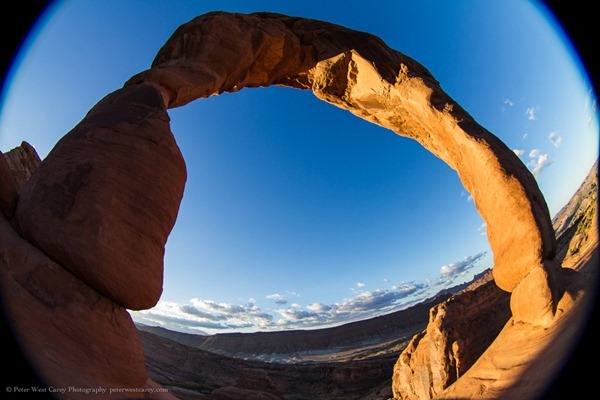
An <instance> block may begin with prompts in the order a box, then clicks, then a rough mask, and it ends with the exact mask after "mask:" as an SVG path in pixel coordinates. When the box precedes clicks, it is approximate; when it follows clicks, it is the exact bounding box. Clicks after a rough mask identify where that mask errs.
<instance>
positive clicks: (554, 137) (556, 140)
mask: <svg viewBox="0 0 600 400" xmlns="http://www.w3.org/2000/svg"><path fill="white" fill-rule="evenodd" d="M548 140H549V141H550V143H552V144H553V145H554V147H558V146H560V144H561V143H562V141H563V137H562V136H560V135H559V134H558V133H556V132H550V135H548Z"/></svg>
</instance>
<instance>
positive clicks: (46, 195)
mask: <svg viewBox="0 0 600 400" xmlns="http://www.w3.org/2000/svg"><path fill="white" fill-rule="evenodd" d="M268 85H286V86H291V87H295V88H300V89H310V90H312V91H313V93H314V94H315V95H316V96H317V97H318V98H320V99H322V100H324V101H327V102H329V103H332V104H334V105H336V106H338V107H341V108H344V109H347V110H349V111H351V112H352V113H354V114H355V115H357V116H358V117H360V118H363V119H365V120H367V121H370V122H373V123H376V124H378V125H381V126H383V127H385V128H388V129H391V130H392V131H394V132H396V133H397V134H399V135H403V136H407V137H411V138H413V139H415V140H417V141H418V142H419V143H421V144H422V145H423V146H424V147H425V148H427V149H428V150H429V151H431V152H432V153H433V154H435V155H436V156H438V157H439V158H441V159H442V160H444V161H445V162H446V163H447V164H448V165H449V166H450V167H451V168H453V169H455V170H456V171H457V173H458V175H459V177H460V179H461V181H462V183H463V185H464V186H465V188H466V189H467V190H468V191H469V192H470V193H471V194H472V196H473V199H474V202H475V204H476V206H477V208H478V210H479V212H480V214H481V215H482V217H483V218H484V220H485V221H486V222H487V231H488V237H489V240H490V244H491V247H492V251H493V253H494V262H495V267H494V271H493V273H494V278H495V282H496V284H497V285H498V286H499V287H500V288H501V289H504V290H506V291H509V292H512V295H511V304H510V305H511V311H512V314H513V319H514V321H516V322H519V323H526V324H530V323H531V324H533V325H536V326H548V325H550V324H551V323H552V321H553V318H554V315H555V312H556V307H557V304H558V299H559V298H560V295H561V290H560V282H559V280H558V273H557V271H558V268H559V264H558V263H557V262H556V260H555V252H556V241H555V237H554V232H553V230H552V225H551V221H550V217H549V214H548V209H547V207H546V203H545V201H544V198H543V196H542V194H541V192H540V191H539V189H538V187H537V185H536V182H535V180H534V178H533V176H532V175H531V173H530V172H529V171H528V170H527V168H526V167H525V166H524V165H523V164H522V162H521V161H520V160H519V159H518V157H517V156H516V155H515V154H514V153H513V152H512V151H511V150H510V149H509V148H507V147H506V146H505V145H504V144H503V143H502V142H501V141H500V140H499V139H498V138H496V137H495V136H494V135H492V134H491V133H490V132H488V131H487V130H486V129H484V128H483V127H481V126H480V125H479V124H477V122H476V121H474V120H473V118H472V117H471V116H470V115H468V114H467V113H466V112H465V111H464V110H463V109H462V108H461V107H460V106H459V105H458V104H456V103H455V102H454V101H453V100H452V99H451V98H450V97H449V96H448V95H446V94H445V93H444V92H443V91H442V89H441V88H440V86H439V85H438V83H437V81H436V80H435V79H434V78H433V77H432V76H431V74H430V73H429V72H428V71H427V70H426V69H425V68H424V67H423V66H421V65H420V64H418V63H417V62H416V61H414V60H412V59H411V58H409V57H407V56H405V55H403V54H401V53H399V52H398V51H395V50H392V49H390V48H389V47H388V46H387V45H386V44H385V43H383V42H382V41H381V40H380V39H378V38H376V37H374V36H372V35H369V34H367V33H363V32H357V31H352V30H349V29H346V28H343V27H340V26H337V25H333V24H330V23H326V22H321V21H315V20H308V19H302V18H292V17H288V16H284V15H278V14H269V13H257V14H251V15H241V14H229V13H222V12H217V13H211V14H207V15H204V16H200V17H198V18H196V19H194V20H192V21H190V22H189V23H187V24H184V25H182V26H181V27H180V28H179V29H178V30H177V31H176V32H175V33H174V34H173V36H172V37H171V38H170V39H169V40H168V41H167V43H166V44H165V45H164V47H163V48H162V49H161V50H160V51H159V53H158V55H157V56H156V59H155V60H154V62H153V64H152V67H151V69H149V70H147V71H144V72H141V73H140V74H138V75H136V76H134V77H132V78H131V79H130V80H129V81H128V82H127V83H126V84H125V86H124V87H123V88H121V89H119V90H117V91H115V92H113V93H111V94H109V95H108V96H107V97H105V98H104V99H103V100H102V101H100V102H99V103H98V104H97V105H96V106H95V107H94V108H93V109H92V110H91V111H90V112H89V113H88V114H87V115H86V117H85V118H84V119H83V120H82V121H81V123H80V124H78V125H77V126H76V127H75V128H74V129H73V130H72V131H71V132H69V133H68V134H67V135H65V137H63V138H62V139H61V140H60V141H59V143H57V145H56V146H55V148H54V149H53V150H52V151H51V152H50V154H49V155H48V157H47V158H46V159H45V160H43V161H42V163H41V164H40V166H39V168H38V169H37V170H35V172H34V173H33V174H32V176H31V178H30V179H29V180H28V181H27V182H25V183H24V184H23V186H22V187H19V186H18V185H16V184H13V185H10V183H6V182H9V180H8V179H7V177H6V175H7V172H6V171H7V168H6V165H0V179H2V180H1V181H0V182H2V183H3V184H4V183H6V185H7V187H6V188H3V189H2V191H1V192H0V206H1V207H2V210H3V212H4V213H5V214H4V215H5V216H6V218H9V219H10V222H11V226H12V227H15V228H16V231H17V232H18V234H19V235H20V237H21V238H23V239H25V240H26V241H27V242H29V243H30V245H33V247H35V248H36V249H37V250H39V251H41V252H42V253H43V254H44V257H46V259H45V260H46V261H43V263H46V262H47V261H50V260H51V261H52V263H54V264H53V265H56V268H59V269H60V271H63V272H64V271H68V272H69V273H70V274H72V275H69V276H73V277H74V278H73V279H75V280H77V282H80V284H81V285H84V286H85V287H86V288H89V290H90V291H91V292H92V293H98V294H99V296H100V297H101V298H102V299H103V300H102V301H103V302H104V301H106V302H107V304H108V305H107V307H108V306H109V305H111V306H112V307H114V313H112V312H107V313H104V314H103V313H92V314H90V315H89V316H88V317H87V318H88V319H94V318H99V319H100V322H97V323H98V324H100V326H102V324H106V326H107V327H109V328H110V329H109V330H111V331H115V328H114V326H115V318H117V317H116V315H118V314H119V313H121V311H119V310H123V309H124V308H129V309H145V308H150V307H152V306H153V305H155V304H156V302H157V301H158V299H159V297H160V294H161V291H162V268H163V255H164V245H165V243H166V240H167V236H168V235H169V233H170V230H171V228H172V227H173V225H174V223H175V219H176V216H177V212H178V208H179V204H180V201H181V198H182V195H183V190H184V184H185V179H186V171H185V164H184V161H183V158H182V156H181V153H180V151H179V149H178V147H177V144H176V142H175V140H174V138H173V135H172V134H171V131H170V127H169V118H168V115H167V109H168V108H173V107H179V106H183V105H185V104H187V103H188V102H190V101H193V100H196V99H199V98H204V97H209V96H211V95H215V94H219V93H223V92H234V91H237V90H240V89H242V88H244V87H257V86H268ZM17 191H18V196H17V193H16V192H17ZM13 206H16V209H15V213H14V216H13V215H12V214H11V209H12V207H13ZM5 225H6V229H7V233H6V235H9V236H10V235H11V234H12V233H10V232H9V230H10V229H12V228H10V226H9V225H8V224H5ZM6 243H7V242H6ZM2 246H3V247H5V246H6V244H5V242H2ZM20 248H21V247H20ZM3 250H4V249H3ZM23 251H25V250H23ZM27 251H28V250H27ZM2 254H8V253H2ZM18 259H19V257H16V256H15V257H12V258H5V259H3V260H4V261H6V263H7V264H8V266H7V271H8V270H11V268H12V269H13V270H14V269H15V268H17V267H18V265H14V263H16V262H17V261H15V260H18ZM34 261H35V260H34ZM28 262H32V261H31V260H29V261H28ZM39 263H40V264H39V265H38V267H39V266H40V265H42V264H41V263H42V261H39ZM38 267H36V266H31V267H30V271H31V272H30V274H31V277H34V276H41V275H40V274H42V272H43V274H50V275H51V276H54V277H55V279H59V278H58V276H59V274H61V273H63V272H58V270H56V268H54V269H52V268H51V269H41V268H38ZM53 271H55V272H53ZM13 276H16V275H14V274H13ZM46 278H48V279H50V278H49V277H46ZM7 281H8V285H12V286H11V288H9V290H8V291H9V292H10V290H13V289H14V290H15V291H17V289H15V288H17V286H19V287H21V288H22V289H23V290H25V291H29V292H30V293H31V291H30V290H34V289H32V288H33V286H35V285H36V283H29V281H28V280H27V279H20V280H19V279H16V278H15V279H8V280H7ZM32 282H38V283H39V281H35V280H33V281H32ZM15 285H17V286H15ZM74 287H75V286H67V287H60V285H50V286H43V290H42V289H40V290H41V291H36V290H34V292H36V293H38V294H39V293H46V290H47V291H48V292H49V293H53V292H54V291H58V292H59V293H60V295H62V294H65V293H62V292H63V291H69V290H76V291H78V290H79V289H74ZM19 290H21V289H19ZM82 290H83V289H82ZM86 290H87V289H86ZM42 297H43V296H42ZM59 297H60V296H59ZM84 297H85V296H84ZM18 299H19V300H18V301H31V302H36V301H39V302H43V301H44V300H43V299H42V298H40V297H39V296H33V297H32V298H29V297H27V296H20V297H18ZM35 299H37V300H35ZM78 299H79V300H73V301H76V302H79V303H77V304H80V305H81V306H82V307H84V308H85V309H89V310H94V307H95V305H94V304H95V303H94V301H92V302H91V303H89V302H88V301H89V299H87V298H78ZM36 304H37V305H39V306H40V307H42V306H41V305H40V304H41V303H39V304H38V303H36ZM86 307H87V308H86ZM109 308H110V307H109ZM12 309H13V311H14V312H15V313H16V317H15V320H16V321H19V317H20V316H21V313H23V312H25V311H24V308H23V307H19V306H16V307H12ZM47 311H48V313H50V314H49V315H52V313H58V314H61V315H65V314H64V312H65V311H64V310H62V309H61V308H60V307H59V308H56V307H50V309H48V310H47ZM121 314H122V313H121ZM83 315H84V313H81V315H79V314H78V318H82V319H81V320H79V321H78V323H79V324H86V317H84V316H83ZM70 318H74V316H73V315H71V317H70ZM118 318H121V317H118ZM118 318H117V319H118ZM67 319H68V318H67ZM23 321H24V322H16V325H17V330H18V331H19V333H24V334H25V335H26V336H27V337H28V338H29V339H31V338H35V337H43V329H44V328H43V327H42V326H41V325H40V324H36V323H35V321H31V320H27V319H24V320H23ZM123 323H124V324H127V322H123ZM129 323H130V322H129ZM27 324H31V326H29V325H27ZM111 326H112V327H111ZM124 331H126V330H124ZM82 337H85V330H84V332H83V333H82V334H80V335H78V340H79V339H81V338H82ZM127 337H128V338H129V339H131V340H133V341H136V340H137V339H133V336H127ZM90 338H91V336H90ZM73 340H74V339H73V337H71V336H61V335H56V336H51V337H49V339H48V341H49V343H48V345H50V346H51V347H52V348H54V349H56V348H59V347H60V346H62V345H64V344H68V345H69V346H75V347H76V348H79V350H80V351H82V348H83V347H84V346H85V343H86V340H81V341H79V342H73ZM90 340H91V339H90ZM115 340H116V339H115ZM26 341H27V340H26ZM30 341H31V340H30ZM74 343H79V345H77V344H74ZM78 346H79V347H78ZM106 350H107V351H108V352H109V353H110V352H115V351H117V350H116V348H113V347H111V346H110V343H106ZM47 357H49V359H50V360H51V361H49V362H42V363H41V365H42V366H43V367H48V366H49V365H52V363H56V364H58V365H60V367H61V368H63V369H64V370H65V371H66V370H70V371H77V373H80V374H82V375H85V376H86V377H87V378H86V379H87V382H89V381H93V380H94V379H95V377H98V379H100V380H102V379H103V378H102V374H99V375H94V373H93V372H94V371H92V372H90V371H87V370H81V369H80V368H79V362H78V361H77V360H76V359H73V358H61V357H59V356H58V355H56V354H54V353H52V352H49V353H47ZM123 362H124V363H125V364H127V361H126V360H123ZM110 364H111V363H110V362H104V363H99V364H98V365H97V369H96V370H95V371H96V372H98V371H99V370H102V369H103V368H109V365H110ZM129 367H132V368H133V367H139V360H137V361H135V360H134V361H131V364H129ZM143 377H144V376H143V375H140V376H139V379H138V381H141V380H143ZM86 379H84V380H86ZM120 379H123V383H126V382H127V381H128V379H130V377H129V376H128V374H125V373H124V374H122V375H121V378H120ZM117 381H118V378H117ZM111 382H112V381H111Z"/></svg>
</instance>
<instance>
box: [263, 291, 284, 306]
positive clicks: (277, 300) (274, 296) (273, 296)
mask: <svg viewBox="0 0 600 400" xmlns="http://www.w3.org/2000/svg"><path fill="white" fill-rule="evenodd" d="M266 297H267V299H269V300H274V301H275V303H277V304H279V305H284V304H287V302H288V301H287V300H286V299H285V298H284V297H283V295H281V294H279V293H273V294H268V295H267V296H266Z"/></svg>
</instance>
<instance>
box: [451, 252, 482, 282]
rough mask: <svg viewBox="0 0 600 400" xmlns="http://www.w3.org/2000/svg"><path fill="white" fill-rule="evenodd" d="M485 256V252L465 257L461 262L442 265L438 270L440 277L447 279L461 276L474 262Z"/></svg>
mask: <svg viewBox="0 0 600 400" xmlns="http://www.w3.org/2000/svg"><path fill="white" fill-rule="evenodd" d="M485 254H486V253H485V252H483V253H479V254H476V255H474V256H468V257H465V258H464V259H463V260H462V261H457V262H454V263H450V264H447V265H442V267H441V268H440V275H442V277H449V276H454V275H458V274H462V273H464V272H465V271H467V270H468V269H471V268H472V267H473V265H474V264H475V262H476V261H478V260H479V259H480V258H482V257H483V256H484V255H485Z"/></svg>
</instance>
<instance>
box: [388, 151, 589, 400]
mask: <svg viewBox="0 0 600 400" xmlns="http://www.w3.org/2000/svg"><path fill="white" fill-rule="evenodd" d="M597 205H598V170H597V163H596V164H595V165H594V166H593V167H592V169H591V171H590V173H589V174H588V176H587V178H586V179H585V181H584V182H583V183H582V185H581V186H580V188H579V190H578V191H577V192H576V193H575V195H574V196H573V197H572V199H571V200H570V201H569V203H568V204H567V205H566V206H565V207H564V208H563V209H562V210H561V211H560V212H559V213H558V214H557V215H556V217H555V218H554V226H555V229H556V233H557V237H558V239H557V242H558V245H559V246H558V254H559V255H560V257H561V259H563V266H564V267H565V269H563V270H562V273H563V274H565V278H563V281H564V282H570V284H569V285H567V288H568V291H567V293H566V294H565V296H564V297H563V298H562V299H561V302H560V303H559V304H562V305H563V307H562V308H561V311H562V312H563V313H564V312H565V311H566V309H568V308H575V305H574V304H577V306H578V307H579V308H583V311H580V312H579V314H580V315H579V316H577V317H576V316H573V315H571V316H568V317H564V316H563V317H562V318H560V320H559V321H560V322H559V324H558V325H559V326H560V325H562V329H564V331H563V332H560V329H558V328H556V327H554V329H552V328H551V329H549V330H538V329H531V328H530V327H529V328H528V327H527V325H526V324H525V325H524V324H518V323H517V322H516V321H515V320H514V318H513V319H511V314H510V311H509V308H508V299H509V296H508V293H506V292H503V291H501V290H500V289H499V288H497V287H496V285H495V284H494V282H493V281H489V282H487V283H484V284H483V285H481V286H479V287H476V288H474V289H472V290H466V291H465V292H464V293H461V294H459V295H456V296H454V297H452V298H450V299H449V300H447V301H445V302H443V303H441V304H440V305H437V306H434V307H432V309H431V315H430V318H429V324H428V326H427V329H426V330H425V331H423V332H421V333H420V334H418V335H415V337H413V339H412V341H411V343H410V344H409V345H408V346H407V348H406V349H405V350H404V351H403V352H402V354H401V355H400V357H399V358H398V361H397V362H396V365H395V366H394V377H393V384H392V389H393V394H394V399H402V400H423V399H434V398H448V399H454V398H462V397H460V396H459V397H453V396H455V395H456V393H457V392H458V393H461V396H466V395H467V393H468V391H469V390H470V391H472V392H474V393H476V394H477V398H490V399H491V398H496V396H504V397H506V398H511V396H513V398H532V397H533V396H535V395H536V393H535V392H536V390H537V391H538V392H541V391H542V390H543V386H544V383H547V382H548V381H549V380H550V378H549V377H551V376H552V373H551V372H549V371H553V369H554V372H553V373H556V371H557V369H558V368H560V365H559V364H557V363H558V362H559V361H557V360H560V359H561V357H564V354H566V353H568V349H569V348H570V346H572V343H570V342H569V339H572V338H573V337H576V336H577V334H578V333H577V329H581V327H582V322H581V320H578V318H583V319H585V313H586V312H585V307H586V306H587V305H586V304H585V302H584V301H583V300H581V297H582V295H581V293H583V292H586V291H587V292H588V293H589V292H591V291H593V290H595V285H594V283H595V282H596V281H597V279H598V278H597V271H595V270H594V268H593V267H592V266H591V265H590V264H592V263H591V262H590V258H591V257H592V254H593V253H594V252H596V253H595V254H596V256H595V257H597V249H598V227H597V218H596V214H597ZM574 249H576V250H574ZM592 262H594V261H592ZM584 267H587V268H584ZM567 268H574V269H575V270H577V271H578V274H579V276H577V274H576V273H575V272H573V271H572V270H570V269H567ZM583 282H587V284H584V283H583ZM577 300H578V301H579V304H578V303H577ZM582 302H583V303H584V304H583V305H582V304H580V303H582ZM573 314H574V315H577V314H576V313H575V312H574V313H573ZM509 321H510V323H508V324H507V322H509ZM567 321H569V322H567ZM572 321H577V323H574V324H573V325H572V326H569V327H568V329H567V328H566V326H567V325H569V323H570V322H572ZM500 332H502V335H501V336H500V337H498V338H497V336H498V335H499V334H500ZM551 341H554V343H551ZM492 343H493V345H492ZM490 346H491V347H490ZM518 346H522V347H518ZM546 346H547V348H546V349H544V350H546V351H549V352H551V354H552V357H555V358H556V359H554V360H550V362H548V363H547V364H546V365H543V368H541V370H542V371H545V373H544V374H541V376H538V377H537V378H536V379H532V382H533V383H531V382H529V387H527V385H526V384H522V388H521V389H518V390H517V391H516V392H515V393H513V394H512V395H507V394H501V393H502V392H503V391H505V390H508V389H506V387H507V386H509V383H508V382H510V380H511V379H512V380H514V379H516V374H518V372H517V371H524V370H527V371H528V372H529V373H530V374H531V375H534V374H533V373H531V372H530V371H531V370H535V369H536V368H534V367H533V366H534V365H535V366H536V367H540V366H541V365H540V364H543V362H540V361H536V358H538V357H539V358H544V357H543V356H542V355H541V354H540V352H541V351H544V350H543V348H544V347H546ZM488 348H491V349H492V350H488V351H487V352H486V349H488ZM517 349H520V351H516V350H517ZM526 349H528V351H530V352H531V353H532V355H530V356H529V357H527V352H526ZM548 349H550V350H548ZM484 353H485V355H484ZM482 356H483V357H482ZM536 356H537V357H536ZM480 357H482V360H481V361H480V362H479V363H478V365H477V367H473V366H474V364H475V363H476V362H477V360H478V359H479V358H480ZM472 367H473V368H472ZM467 371H468V376H469V378H465V379H462V380H460V378H461V377H462V376H463V375H465V374H466V373H467ZM521 379H523V380H524V381H525V382H526V381H527V379H526V378H525V377H521ZM457 381H458V382H457ZM455 382H456V385H454V386H451V385H453V384H454V383H455ZM466 382H468V383H466ZM447 388H449V389H448V391H446V389H447ZM516 393H518V395H517V394H516ZM504 397H503V398H504Z"/></svg>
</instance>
